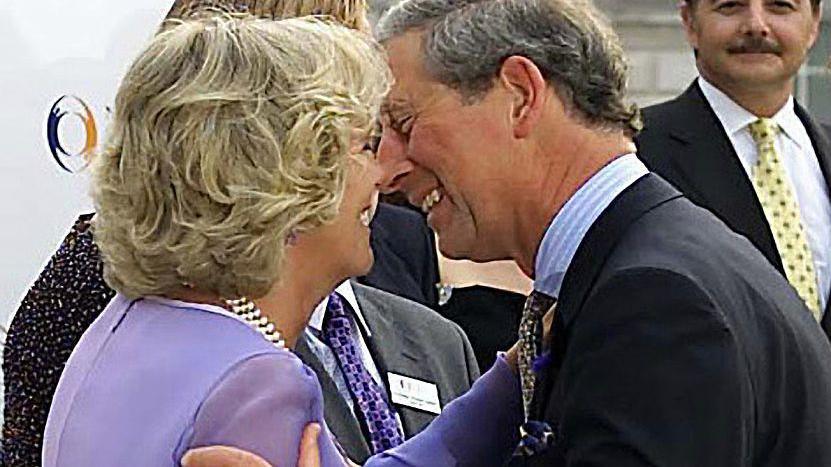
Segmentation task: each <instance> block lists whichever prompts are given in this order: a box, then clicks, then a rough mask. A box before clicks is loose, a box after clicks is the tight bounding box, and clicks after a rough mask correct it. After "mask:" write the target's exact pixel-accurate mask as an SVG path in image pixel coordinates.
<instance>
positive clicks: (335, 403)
mask: <svg viewBox="0 0 831 467" xmlns="http://www.w3.org/2000/svg"><path fill="white" fill-rule="evenodd" d="M294 351H295V353H296V354H297V355H298V356H299V357H300V359H301V360H303V362H304V363H305V364H306V365H308V366H309V367H310V368H311V369H312V370H314V372H315V374H316V375H317V379H318V381H320V386H321V389H322V390H323V403H324V410H323V414H324V418H325V419H326V425H327V426H328V427H329V429H330V430H331V431H332V433H334V435H335V437H336V438H337V440H338V443H340V445H341V446H342V447H343V448H344V450H346V453H347V454H348V455H349V458H350V459H352V460H354V461H356V462H363V461H364V460H366V458H368V457H369V455H370V450H369V445H367V443H366V440H365V439H364V435H363V432H362V431H361V426H360V425H359V424H358V420H357V419H356V418H355V416H354V415H353V414H352V411H351V410H350V409H349V406H348V405H347V404H346V401H344V400H343V398H342V397H341V396H340V393H339V392H338V388H337V386H336V385H335V382H334V381H333V380H332V378H331V377H330V376H329V373H328V372H327V371H326V369H325V368H324V367H323V364H322V363H321V362H320V360H319V359H318V358H317V356H316V355H315V353H314V352H313V351H312V349H310V348H309V344H308V343H307V342H306V337H305V335H301V336H300V339H298V340H297V346H296V348H295V350H294Z"/></svg>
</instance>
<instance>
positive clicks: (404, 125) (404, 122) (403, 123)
mask: <svg viewBox="0 0 831 467" xmlns="http://www.w3.org/2000/svg"><path fill="white" fill-rule="evenodd" d="M412 124H413V118H412V117H406V118H402V119H400V120H398V121H396V122H395V125H394V127H395V130H396V131H398V132H399V133H402V134H404V135H409V134H410V130H411V129H412V126H413V125H412Z"/></svg>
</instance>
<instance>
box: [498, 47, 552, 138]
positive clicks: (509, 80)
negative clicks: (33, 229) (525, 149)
mask: <svg viewBox="0 0 831 467" xmlns="http://www.w3.org/2000/svg"><path fill="white" fill-rule="evenodd" d="M499 83H500V84H501V85H502V86H503V87H504V88H505V89H506V90H508V91H509V93H510V95H511V101H512V104H511V115H510V118H511V126H512V127H513V132H514V136H515V137H517V138H525V137H527V136H528V135H529V134H531V131H532V130H533V129H534V127H535V126H536V125H537V122H539V120H540V118H541V115H542V110H543V107H544V104H545V100H546V97H547V96H546V91H547V88H548V85H547V83H546V82H545V78H543V76H542V73H541V72H540V69H539V68H538V67H537V65H536V64H534V62H532V61H531V60H529V59H527V58H525V57H521V56H518V55H513V56H510V57H508V58H507V59H505V61H503V62H502V67H501V68H500V69H499Z"/></svg>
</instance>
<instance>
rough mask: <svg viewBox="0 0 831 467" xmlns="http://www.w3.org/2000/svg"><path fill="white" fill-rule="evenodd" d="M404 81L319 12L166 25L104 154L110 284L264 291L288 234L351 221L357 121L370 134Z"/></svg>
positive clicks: (131, 84)
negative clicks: (384, 103) (347, 217)
mask: <svg viewBox="0 0 831 467" xmlns="http://www.w3.org/2000/svg"><path fill="white" fill-rule="evenodd" d="M389 82H390V75H389V70H388V68H387V66H386V61H385V58H384V56H383V53H382V52H381V50H380V48H379V47H378V46H377V44H376V43H375V42H374V41H373V40H372V39H371V38H369V37H368V36H366V35H364V34H363V33H360V32H357V31H353V30H350V29H347V28H345V27H342V26H338V25H334V24H327V23H324V22H321V21H319V20H315V19H309V18H307V19H286V20H281V21H274V20H267V19H257V18H254V17H252V16H241V15H230V14H227V13H217V14H212V15H208V16H206V15H200V16H198V17H194V18H193V19H189V20H186V21H179V24H178V25H175V26H174V27H169V28H167V29H166V30H165V31H164V32H161V33H160V34H159V35H157V36H156V37H155V38H154V39H153V40H152V42H151V43H150V45H149V46H148V47H147V48H146V49H145V50H144V51H143V52H142V53H141V54H140V56H139V57H138V58H137V59H136V61H135V62H134V63H133V64H132V66H131V67H130V69H129V71H128V72H127V74H126V76H125V77H124V79H123V81H122V83H121V87H120V89H119V91H118V94H117V97H116V102H115V112H114V117H113V121H112V124H111V131H110V134H109V136H108V140H107V142H106V146H105V150H104V152H103V153H102V154H101V155H100V156H99V157H97V158H96V160H95V161H94V162H93V178H94V182H93V199H94V201H95V205H96V209H97V214H96V219H95V226H94V228H95V238H96V242H97V243H98V245H99V247H100V249H101V252H102V256H103V258H104V264H105V266H104V274H105V279H106V280H107V283H108V284H109V285H110V286H111V287H112V288H114V289H115V290H117V291H119V292H121V293H123V294H125V295H127V296H129V297H137V296H146V295H169V294H173V293H175V292H176V291H177V290H181V288H182V286H183V285H184V284H186V285H188V286H190V287H193V288H194V289H197V290H200V291H202V292H208V293H212V294H215V295H218V296H220V297H226V298H230V297H239V296H247V297H252V298H257V297H260V296H262V295H264V294H265V293H266V292H267V291H268V290H269V289H270V288H271V286H272V285H273V284H274V282H275V281H277V280H279V279H280V274H281V268H280V264H281V260H282V258H283V256H284V252H285V251H284V250H285V246H286V243H287V240H288V237H289V236H290V235H291V234H293V233H300V232H302V231H305V230H309V229H313V228H315V227H317V226H319V225H322V224H325V223H328V222H330V221H331V220H333V218H334V217H335V216H336V214H337V211H338V207H339V205H340V200H341V198H342V195H343V190H344V177H345V167H346V159H347V154H348V152H349V148H350V138H351V135H352V130H353V129H355V128H358V129H363V130H369V129H370V128H371V126H372V123H373V121H374V119H375V117H376V116H377V112H378V107H379V105H380V101H381V99H382V98H383V96H384V95H385V94H386V92H387V90H388V88H389Z"/></svg>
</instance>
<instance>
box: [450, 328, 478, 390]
mask: <svg viewBox="0 0 831 467" xmlns="http://www.w3.org/2000/svg"><path fill="white" fill-rule="evenodd" d="M451 323H452V322H451ZM452 324H453V329H454V330H455V331H456V334H458V336H459V340H460V342H461V344H462V352H463V353H464V359H465V365H466V366H467V383H468V386H473V382H474V381H476V380H477V379H478V378H479V375H480V371H481V369H480V368H479V362H478V361H477V360H476V354H475V353H474V352H473V346H472V345H471V344H470V339H468V338H467V334H465V332H464V330H462V328H461V327H460V326H459V325H458V324H456V323H452Z"/></svg>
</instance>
